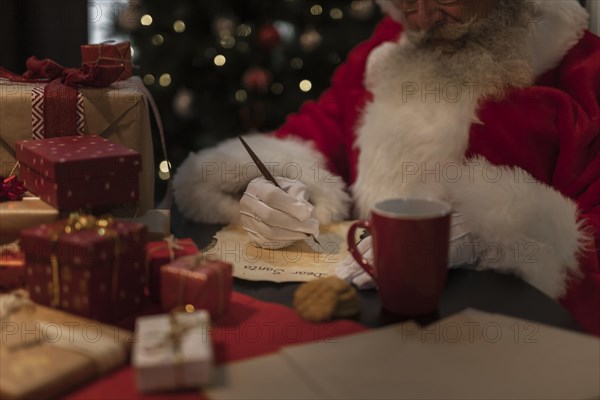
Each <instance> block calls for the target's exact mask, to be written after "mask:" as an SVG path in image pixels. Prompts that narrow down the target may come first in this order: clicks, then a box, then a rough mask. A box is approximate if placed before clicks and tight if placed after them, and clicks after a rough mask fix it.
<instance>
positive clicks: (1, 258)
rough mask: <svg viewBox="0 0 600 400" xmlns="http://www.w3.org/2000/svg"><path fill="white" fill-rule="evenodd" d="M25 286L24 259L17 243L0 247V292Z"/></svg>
mask: <svg viewBox="0 0 600 400" xmlns="http://www.w3.org/2000/svg"><path fill="white" fill-rule="evenodd" d="M24 286H25V259H24V257H23V253H22V252H21V249H20V247H19V245H18V242H14V243H9V244H3V245H1V246H0V292H2V291H11V290H14V289H20V288H22V287H24Z"/></svg>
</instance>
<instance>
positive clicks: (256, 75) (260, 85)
mask: <svg viewBox="0 0 600 400" xmlns="http://www.w3.org/2000/svg"><path fill="white" fill-rule="evenodd" d="M272 80H273V76H272V75H271V73H270V72H269V71H267V70H266V69H263V68H259V67H254V68H250V69H248V70H247V71H246V72H245V73H244V75H243V76H242V85H243V86H244V88H245V89H246V90H257V91H259V92H261V93H264V92H267V91H268V90H269V85H270V84H271V81H272Z"/></svg>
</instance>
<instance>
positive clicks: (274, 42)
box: [258, 25, 282, 50]
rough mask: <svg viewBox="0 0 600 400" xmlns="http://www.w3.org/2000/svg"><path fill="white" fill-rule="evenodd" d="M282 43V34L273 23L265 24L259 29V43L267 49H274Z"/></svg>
mask: <svg viewBox="0 0 600 400" xmlns="http://www.w3.org/2000/svg"><path fill="white" fill-rule="evenodd" d="M281 43H282V41H281V35H280V34H279V31H278V30H277V29H275V27H274V26H273V25H263V26H262V27H261V28H260V29H259V30H258V44H259V45H260V46H261V47H262V48H264V49H265V50H273V49H275V48H277V47H279V46H281Z"/></svg>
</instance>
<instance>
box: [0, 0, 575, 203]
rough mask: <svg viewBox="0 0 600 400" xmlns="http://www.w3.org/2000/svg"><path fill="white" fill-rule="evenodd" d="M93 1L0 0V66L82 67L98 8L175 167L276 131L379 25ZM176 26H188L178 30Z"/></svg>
mask: <svg viewBox="0 0 600 400" xmlns="http://www.w3.org/2000/svg"><path fill="white" fill-rule="evenodd" d="M582 3H585V2H584V1H582ZM90 4H91V6H88V4H87V2H85V1H83V0H54V1H53V0H0V37H1V38H2V40H0V66H3V67H5V68H7V69H9V70H12V71H14V72H23V70H24V65H25V61H26V60H27V58H28V57H30V56H31V55H35V56H37V57H38V58H52V59H53V60H55V61H57V62H59V63H60V64H63V65H65V66H69V67H72V66H78V65H80V64H81V60H80V54H79V46H80V45H81V44H85V43H88V22H93V21H94V18H96V17H97V15H88V14H91V13H96V12H97V9H98V7H94V5H96V6H98V5H101V6H102V8H103V9H104V11H105V14H110V17H111V19H112V20H113V22H112V24H111V27H110V30H111V32H110V33H111V34H114V35H115V36H120V37H129V38H130V39H131V41H132V48H133V50H134V51H135V54H134V58H133V60H134V65H135V68H134V74H135V75H139V76H140V77H141V78H142V79H143V80H144V82H145V84H146V86H147V87H148V89H149V90H150V91H151V93H152V94H153V96H154V98H155V100H156V102H157V104H158V107H159V110H160V113H161V116H162V119H163V121H164V126H165V131H166V139H167V144H168V149H169V159H170V160H171V162H172V164H173V168H177V166H178V165H179V164H180V163H181V162H182V161H183V160H184V159H185V157H186V156H187V155H188V153H189V152H190V151H197V150H199V149H202V148H206V147H210V146H213V145H215V144H216V143H218V142H220V141H222V140H224V139H226V138H228V137H233V136H237V135H239V134H241V133H244V132H249V131H260V132H267V131H271V130H273V129H276V128H277V127H278V126H279V125H281V124H282V123H283V121H284V120H285V117H286V115H288V114H289V113H292V112H295V111H296V110H298V108H299V107H300V105H301V104H302V103H303V102H305V101H306V100H309V99H315V98H317V97H318V95H319V94H320V93H321V92H322V91H323V90H325V89H326V88H327V87H328V86H329V82H330V77H331V75H332V73H333V71H334V70H335V69H336V68H337V66H338V65H339V64H340V63H341V62H342V61H343V60H344V58H345V57H346V55H347V53H348V51H349V50H350V49H351V48H353V47H354V46H355V45H356V44H357V43H359V42H361V41H362V40H365V39H367V38H368V37H369V35H370V34H371V32H372V30H373V27H374V26H375V25H376V23H377V22H378V21H379V20H380V19H381V12H380V10H379V7H377V6H375V5H374V4H373V3H372V1H371V0H169V1H163V0H132V1H130V2H129V4H127V3H118V2H111V1H107V0H98V1H97V2H91V3H90ZM315 7H318V9H315ZM107 10H108V11H107ZM144 15H150V16H151V17H152V23H151V24H149V25H144V24H142V17H143V16H144ZM177 21H182V22H184V24H185V29H183V30H181V29H179V31H178V29H176V27H175V23H176V22H177ZM180 28H181V27H180ZM109 36H110V35H109ZM219 55H221V56H223V57H225V60H226V63H225V64H224V65H223V66H217V65H215V62H214V61H215V57H217V56H219ZM161 77H162V78H163V80H164V79H166V80H165V81H163V80H161ZM302 80H308V81H310V83H311V85H312V87H311V89H310V90H309V91H303V90H301V89H300V87H299V82H301V81H302ZM165 83H167V84H165ZM153 136H154V140H155V159H156V168H155V170H156V173H157V175H158V178H159V179H157V182H158V190H157V200H159V199H160V198H162V196H163V194H164V190H165V187H166V184H165V181H164V180H163V179H165V178H166V176H165V175H164V173H163V174H162V175H161V174H160V172H159V169H158V166H159V163H160V162H161V161H162V159H163V157H162V154H161V152H160V150H159V148H160V146H158V142H157V135H156V134H154V135H153Z"/></svg>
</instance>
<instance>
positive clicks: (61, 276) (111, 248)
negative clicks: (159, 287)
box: [21, 216, 146, 321]
mask: <svg viewBox="0 0 600 400" xmlns="http://www.w3.org/2000/svg"><path fill="white" fill-rule="evenodd" d="M145 246H146V227H145V226H143V225H140V224H131V223H124V222H110V221H109V220H106V219H94V218H93V217H91V216H75V217H72V218H70V220H69V221H67V220H61V221H57V222H55V223H52V224H48V225H41V226H38V227H35V228H30V229H26V230H24V231H22V232H21V249H22V251H23V253H24V254H25V273H26V275H25V279H26V282H27V289H28V290H29V292H30V294H31V297H32V299H33V300H34V301H35V302H36V303H40V304H43V305H50V306H52V307H57V308H61V309H63V310H65V311H68V312H72V313H74V314H78V315H82V316H85V317H89V318H93V319H97V320H100V321H115V320H117V319H120V318H122V317H125V316H127V315H129V314H132V313H134V312H135V311H137V310H139V309H140V307H141V306H142V305H143V304H142V302H143V296H144V287H145V276H144V275H145V273H144V265H145Z"/></svg>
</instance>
